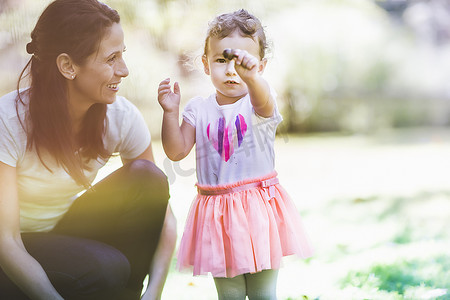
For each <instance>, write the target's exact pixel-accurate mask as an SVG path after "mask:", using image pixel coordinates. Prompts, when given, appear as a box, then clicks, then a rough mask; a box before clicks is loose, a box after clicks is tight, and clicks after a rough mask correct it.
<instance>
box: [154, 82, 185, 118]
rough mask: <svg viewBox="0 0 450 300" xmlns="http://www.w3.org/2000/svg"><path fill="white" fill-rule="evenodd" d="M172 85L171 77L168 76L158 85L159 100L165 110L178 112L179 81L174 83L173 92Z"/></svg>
mask: <svg viewBox="0 0 450 300" xmlns="http://www.w3.org/2000/svg"><path fill="white" fill-rule="evenodd" d="M171 88H172V87H171V85H170V78H166V79H164V80H163V81H161V83H160V84H159V87H158V102H159V104H160V105H161V107H162V109H163V110H164V112H177V113H178V110H179V107H180V98H181V93H180V86H179V84H178V82H175V83H174V85H173V92H172V89H171Z"/></svg>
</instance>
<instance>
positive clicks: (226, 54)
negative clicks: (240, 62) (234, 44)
mask: <svg viewBox="0 0 450 300" xmlns="http://www.w3.org/2000/svg"><path fill="white" fill-rule="evenodd" d="M222 54H223V57H225V58H226V59H229V60H232V59H233V58H234V57H237V56H236V54H234V53H233V51H232V50H231V49H230V48H226V49H225V50H223V53H222Z"/></svg>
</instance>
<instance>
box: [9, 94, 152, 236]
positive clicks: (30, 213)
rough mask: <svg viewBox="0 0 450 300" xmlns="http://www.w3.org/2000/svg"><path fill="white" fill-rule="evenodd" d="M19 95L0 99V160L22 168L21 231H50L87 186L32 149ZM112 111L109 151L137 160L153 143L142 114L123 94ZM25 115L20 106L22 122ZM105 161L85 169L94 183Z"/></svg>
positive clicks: (19, 174) (19, 177) (19, 175)
mask: <svg viewBox="0 0 450 300" xmlns="http://www.w3.org/2000/svg"><path fill="white" fill-rule="evenodd" d="M25 94H26V93H25ZM16 96H17V92H11V93H9V94H7V95H5V96H3V97H1V98H0V161H1V162H3V163H5V164H7V165H9V166H12V167H15V168H16V169H17V181H18V193H19V205H20V228H21V231H22V232H27V231H32V232H36V231H50V230H51V229H52V228H53V227H54V226H55V225H56V223H57V222H58V221H59V220H60V219H61V217H62V216H63V215H64V214H65V213H66V212H67V210H68V209H69V207H70V205H71V204H72V202H73V201H74V200H75V199H76V197H77V194H78V193H80V192H82V191H83V190H84V188H83V187H82V186H79V185H78V184H77V183H76V182H75V181H74V180H73V179H72V178H71V177H70V176H69V174H67V172H66V171H64V169H63V168H61V167H59V166H57V165H56V163H52V162H53V161H54V160H53V159H51V158H49V157H48V155H45V153H44V154H42V156H43V159H44V161H45V162H46V164H47V166H48V167H49V168H50V169H51V170H52V172H49V171H48V170H47V169H46V168H45V166H44V165H42V163H41V162H40V160H39V157H38V156H37V154H36V152H35V151H27V149H26V146H27V136H26V133H25V131H24V129H23V128H22V125H21V124H20V121H19V119H18V117H17V112H16V106H15V98H16ZM22 98H23V100H24V103H25V105H26V104H27V103H28V98H27V97H26V95H25V96H22ZM107 107H108V109H107V113H106V116H107V127H106V133H105V136H104V146H105V148H106V150H108V152H109V153H117V152H118V153H120V155H121V156H122V157H123V158H125V159H132V158H135V157H137V156H138V155H140V154H141V153H142V152H144V150H145V149H147V147H148V146H149V145H150V141H151V136H150V132H149V131H148V128H147V125H146V123H145V121H144V119H143V117H142V115H141V113H140V112H139V111H138V109H137V108H136V107H135V106H134V105H133V104H132V103H131V102H129V101H128V100H127V99H125V98H124V97H120V96H117V97H116V101H115V102H114V103H112V104H109V105H108V106H107ZM25 111H26V109H25V107H24V106H23V105H19V116H20V118H21V120H22V121H24V117H25ZM105 163H106V161H105V160H102V159H98V160H91V161H90V163H89V167H90V168H91V170H90V171H85V174H86V176H87V177H88V178H89V180H90V182H92V181H93V180H94V179H95V176H96V175H97V172H98V170H99V169H100V168H101V167H102V166H103V165H104V164H105Z"/></svg>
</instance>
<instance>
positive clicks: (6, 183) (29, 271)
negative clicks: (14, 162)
mask: <svg viewBox="0 0 450 300" xmlns="http://www.w3.org/2000/svg"><path fill="white" fill-rule="evenodd" d="M17 194H18V193H17V174H16V168H14V167H11V166H9V165H6V164H4V163H2V162H0V268H2V269H3V271H4V272H5V273H6V275H8V277H9V278H10V279H11V280H12V281H13V282H14V283H16V285H17V286H18V287H19V288H20V289H22V291H23V292H24V293H25V294H27V296H28V297H29V298H31V299H33V300H62V299H63V298H62V297H61V296H60V295H59V294H58V292H57V291H56V290H55V288H54V287H53V286H52V284H51V283H50V280H49V279H48V277H47V275H46V273H45V271H44V270H43V269H42V267H41V265H40V264H39V262H37V261H36V260H35V259H34V258H33V257H32V256H31V255H30V254H29V253H28V252H27V250H26V249H25V246H24V244H23V242H22V238H21V235H20V225H19V224H20V221H19V200H18V196H17ZM2 299H3V298H2Z"/></svg>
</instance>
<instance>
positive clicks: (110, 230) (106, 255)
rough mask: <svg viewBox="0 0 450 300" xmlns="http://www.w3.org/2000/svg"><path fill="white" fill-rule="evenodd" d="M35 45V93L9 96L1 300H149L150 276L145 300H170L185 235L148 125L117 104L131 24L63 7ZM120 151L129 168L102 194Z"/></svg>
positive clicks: (53, 9)
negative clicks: (166, 291) (173, 264)
mask: <svg viewBox="0 0 450 300" xmlns="http://www.w3.org/2000/svg"><path fill="white" fill-rule="evenodd" d="M31 38H32V40H31V42H30V43H29V44H27V52H28V53H30V54H32V57H31V59H30V61H29V62H28V64H27V66H26V67H25V69H24V71H23V72H22V74H21V76H20V78H19V83H20V82H21V80H22V79H23V78H24V77H25V75H26V74H28V75H29V76H30V87H29V88H25V89H21V90H19V83H18V85H17V86H18V88H17V91H15V92H12V93H10V94H8V95H5V96H4V97H2V98H0V267H1V269H0V298H1V299H9V300H17V299H45V300H50V299H96V300H98V299H108V300H111V299H127V300H132V299H139V298H140V294H141V290H142V283H143V280H144V278H145V276H146V275H147V274H148V275H149V276H150V277H149V278H150V280H149V284H148V288H147V290H146V292H145V294H144V296H143V297H142V299H146V300H147V299H158V298H160V295H161V291H162V287H163V285H164V281H165V278H166V276H167V272H168V266H169V263H170V260H171V257H172V254H173V250H174V247H175V240H176V237H175V227H176V226H175V219H174V217H173V214H172V213H171V211H170V207H168V206H167V202H168V198H169V193H168V184H167V180H166V176H165V175H164V174H163V173H162V172H161V171H160V170H159V169H158V168H157V167H156V166H155V165H154V163H153V154H152V147H151V138H150V133H149V131H148V129H147V127H146V124H145V122H144V120H143V118H142V116H141V114H140V113H139V112H138V110H137V109H136V107H135V106H133V105H132V104H131V103H130V102H129V101H127V100H126V99H125V98H123V97H119V96H117V95H116V94H117V92H118V90H119V84H120V82H121V80H122V78H124V77H126V76H127V75H128V69H127V67H126V65H125V62H124V60H123V57H122V54H123V52H124V51H125V45H124V36H123V30H122V27H121V25H120V17H119V15H118V13H117V12H116V11H115V10H113V9H111V8H110V7H108V6H107V5H105V4H103V3H100V2H98V1H97V0H56V1H54V2H52V3H51V4H50V5H49V6H48V7H47V8H46V9H45V10H44V12H43V13H42V15H41V16H40V18H39V20H38V22H37V24H36V27H35V28H34V30H33V32H32V33H31ZM116 152H118V153H119V154H120V156H121V158H122V161H123V163H124V166H123V167H122V168H120V169H119V170H117V171H115V172H114V173H112V174H110V175H109V176H107V177H106V178H105V179H104V180H102V181H101V182H99V183H97V184H96V185H94V186H91V184H92V181H93V179H94V177H95V176H96V174H97V171H98V169H99V168H100V167H101V166H103V165H104V164H105V162H106V161H107V159H108V158H109V157H110V156H111V155H112V153H116ZM84 189H87V191H86V192H85V193H83V194H81V192H82V191H83V190H84ZM80 194H81V195H80ZM79 195H80V196H79ZM164 220H165V221H164ZM163 224H164V225H163ZM160 236H161V238H160Z"/></svg>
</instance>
